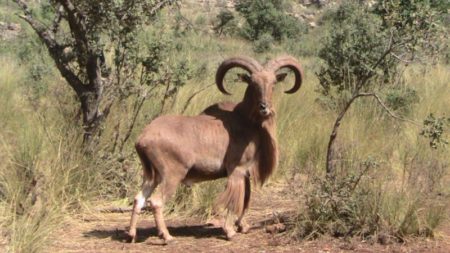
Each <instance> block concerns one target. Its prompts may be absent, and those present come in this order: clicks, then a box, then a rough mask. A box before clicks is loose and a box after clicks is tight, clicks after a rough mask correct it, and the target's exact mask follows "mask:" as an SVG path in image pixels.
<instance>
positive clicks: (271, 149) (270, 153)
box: [251, 117, 278, 185]
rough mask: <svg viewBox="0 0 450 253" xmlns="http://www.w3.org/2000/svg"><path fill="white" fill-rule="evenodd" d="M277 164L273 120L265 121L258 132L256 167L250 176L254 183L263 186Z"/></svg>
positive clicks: (272, 118) (271, 118)
mask: <svg viewBox="0 0 450 253" xmlns="http://www.w3.org/2000/svg"><path fill="white" fill-rule="evenodd" d="M277 163H278V147H277V139H276V125H275V118H274V117H270V118H268V119H266V120H265V121H264V122H263V123H262V125H261V128H260V130H259V149H258V161H257V164H256V165H257V166H254V167H253V169H252V170H253V171H251V174H253V175H252V177H253V179H254V180H255V183H258V184H260V185H263V184H264V183H265V182H266V180H267V179H268V178H269V177H270V175H272V173H273V172H274V171H275V169H276V167H277Z"/></svg>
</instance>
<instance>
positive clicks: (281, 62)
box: [265, 56, 304, 94]
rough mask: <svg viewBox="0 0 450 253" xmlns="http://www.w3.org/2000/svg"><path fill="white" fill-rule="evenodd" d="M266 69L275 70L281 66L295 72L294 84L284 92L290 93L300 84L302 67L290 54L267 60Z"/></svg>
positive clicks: (296, 89) (298, 87)
mask: <svg viewBox="0 0 450 253" xmlns="http://www.w3.org/2000/svg"><path fill="white" fill-rule="evenodd" d="M265 67H266V69H267V70H271V71H273V72H277V71H278V70H279V69H281V68H289V69H290V70H292V71H294V73H295V84H294V87H292V88H291V89H290V90H287V91H285V93H288V94H292V93H294V92H296V91H298V89H300V87H301V86H302V81H303V76H304V75H303V69H302V66H300V63H299V62H298V61H297V60H296V59H295V58H294V57H292V56H281V57H278V58H276V59H273V60H271V61H269V62H268V63H267V64H266V65H265Z"/></svg>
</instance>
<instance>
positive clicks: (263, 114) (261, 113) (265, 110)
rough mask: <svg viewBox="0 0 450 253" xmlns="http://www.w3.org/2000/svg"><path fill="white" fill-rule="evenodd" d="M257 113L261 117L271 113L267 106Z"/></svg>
mask: <svg viewBox="0 0 450 253" xmlns="http://www.w3.org/2000/svg"><path fill="white" fill-rule="evenodd" d="M259 114H260V115H261V116H263V117H269V116H270V115H271V114H272V112H271V111H270V109H269V108H265V109H261V110H259Z"/></svg>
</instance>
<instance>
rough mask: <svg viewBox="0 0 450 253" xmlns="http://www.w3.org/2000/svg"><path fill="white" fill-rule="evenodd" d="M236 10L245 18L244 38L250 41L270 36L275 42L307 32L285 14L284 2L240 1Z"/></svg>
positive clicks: (275, 0)
mask: <svg viewBox="0 0 450 253" xmlns="http://www.w3.org/2000/svg"><path fill="white" fill-rule="evenodd" d="M235 8H236V10H237V11H238V12H239V13H240V14H241V15H242V16H243V17H244V18H245V20H246V23H245V25H244V27H243V31H242V32H243V36H244V37H245V38H247V39H249V40H252V41H255V40H258V39H259V38H260V37H261V36H263V35H264V34H270V35H271V36H272V37H273V38H274V39H275V40H277V41H280V40H282V39H284V38H297V37H299V36H301V34H302V33H303V32H305V27H306V26H305V25H304V24H302V23H301V22H300V21H299V20H297V19H296V18H294V17H292V16H289V15H287V14H286V12H285V8H286V7H285V3H284V1H279V0H269V1H265V0H256V1H250V0H239V1H237V3H236V7H235Z"/></svg>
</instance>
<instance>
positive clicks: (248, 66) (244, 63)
mask: <svg viewBox="0 0 450 253" xmlns="http://www.w3.org/2000/svg"><path fill="white" fill-rule="evenodd" d="M235 67H239V68H242V69H245V70H247V71H248V72H249V73H250V74H252V73H254V72H256V71H260V70H261V69H262V66H261V64H259V63H258V62H257V61H256V60H254V59H252V58H250V57H243V56H241V57H232V58H229V59H226V60H225V61H223V62H222V64H220V66H219V68H218V69H217V73H216V85H217V88H219V90H220V91H221V92H222V93H224V94H227V95H230V93H229V92H228V91H227V90H225V87H224V86H223V79H224V77H225V75H226V73H227V72H228V70H230V69H232V68H235Z"/></svg>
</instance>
